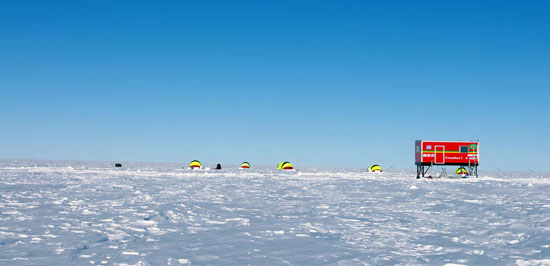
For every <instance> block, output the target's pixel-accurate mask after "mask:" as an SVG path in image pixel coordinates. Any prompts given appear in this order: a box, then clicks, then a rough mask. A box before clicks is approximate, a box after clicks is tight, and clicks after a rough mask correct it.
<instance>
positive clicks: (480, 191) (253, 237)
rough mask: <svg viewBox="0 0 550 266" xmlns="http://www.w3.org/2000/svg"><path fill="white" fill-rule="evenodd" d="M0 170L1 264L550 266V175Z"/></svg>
mask: <svg viewBox="0 0 550 266" xmlns="http://www.w3.org/2000/svg"><path fill="white" fill-rule="evenodd" d="M182 166H184V165H183V164H182V165H170V164H139V163H133V164H128V163H124V164H123V167H122V168H114V163H103V162H73V161H67V162H62V161H23V160H21V161H17V160H4V161H0V264H3V265H28V264H33V265H38V264H39V265H54V264H58V265H113V264H115V265H180V264H183V265H185V264H187V265H192V264H195V265H204V264H208V265H243V264H253V265H266V264H269V265H318V264H333V265H386V264H387V265H394V264H402V265H418V264H435V265H550V197H549V196H550V174H548V173H532V172H529V173H512V172H507V173H502V172H495V173H491V172H482V171H481V170H482V169H481V170H480V171H481V172H480V174H481V175H480V177H479V178H468V179H448V178H441V179H420V180H417V179H415V172H414V170H412V171H411V170H395V171H391V170H390V171H387V172H385V173H382V174H370V173H366V171H365V169H355V170H354V169H346V170H330V169H329V170H327V169H299V170H298V171H276V170H274V169H268V168H264V169H249V170H240V169H236V168H237V167H236V166H235V167H232V168H229V167H225V169H224V170H222V171H215V170H210V171H205V170H195V171H192V170H186V169H182Z"/></svg>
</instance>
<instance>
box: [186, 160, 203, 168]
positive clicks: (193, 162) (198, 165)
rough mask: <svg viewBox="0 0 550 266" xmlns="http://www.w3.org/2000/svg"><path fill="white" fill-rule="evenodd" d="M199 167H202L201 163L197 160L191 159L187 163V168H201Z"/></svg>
mask: <svg viewBox="0 0 550 266" xmlns="http://www.w3.org/2000/svg"><path fill="white" fill-rule="evenodd" d="M201 168H202V164H201V162H199V161H197V160H193V161H191V163H190V164H189V169H201Z"/></svg>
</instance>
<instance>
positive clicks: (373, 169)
mask: <svg viewBox="0 0 550 266" xmlns="http://www.w3.org/2000/svg"><path fill="white" fill-rule="evenodd" d="M369 172H371V173H382V167H380V165H377V164H373V165H371V166H370V167H369Z"/></svg>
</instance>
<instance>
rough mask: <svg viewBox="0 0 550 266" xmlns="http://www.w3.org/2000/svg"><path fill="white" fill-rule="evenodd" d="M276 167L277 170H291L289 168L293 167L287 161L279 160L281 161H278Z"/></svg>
mask: <svg viewBox="0 0 550 266" xmlns="http://www.w3.org/2000/svg"><path fill="white" fill-rule="evenodd" d="M277 169H279V170H291V169H294V167H293V166H292V164H291V163H289V162H281V163H279V165H277Z"/></svg>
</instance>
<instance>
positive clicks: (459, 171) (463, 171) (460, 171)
mask: <svg viewBox="0 0 550 266" xmlns="http://www.w3.org/2000/svg"><path fill="white" fill-rule="evenodd" d="M456 174H457V175H468V170H466V168H464V167H462V166H461V167H458V168H457V169H456Z"/></svg>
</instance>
